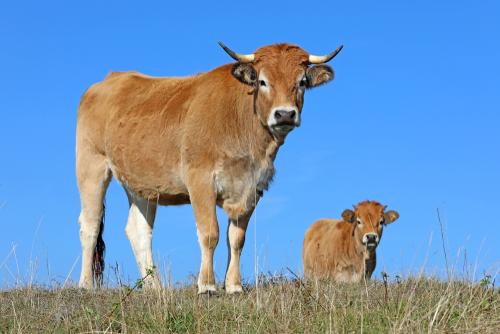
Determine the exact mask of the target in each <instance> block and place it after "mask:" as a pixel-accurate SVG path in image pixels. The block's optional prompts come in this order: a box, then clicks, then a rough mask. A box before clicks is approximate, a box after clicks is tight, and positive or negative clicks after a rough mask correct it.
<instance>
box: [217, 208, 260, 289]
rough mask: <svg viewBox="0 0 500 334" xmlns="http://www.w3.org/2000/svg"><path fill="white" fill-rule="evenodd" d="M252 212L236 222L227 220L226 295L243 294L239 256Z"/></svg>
mask: <svg viewBox="0 0 500 334" xmlns="http://www.w3.org/2000/svg"><path fill="white" fill-rule="evenodd" d="M252 212H253V210H252V211H251V212H249V213H248V214H246V215H244V216H242V217H240V218H239V219H237V220H232V219H229V221H228V226H227V248H228V249H227V254H228V261H227V270H226V279H225V283H224V285H225V288H226V293H228V294H233V293H239V292H243V287H242V286H241V274H240V256H241V251H242V250H243V245H244V244H245V233H246V230H247V226H248V222H249V221H250V216H251V215H252Z"/></svg>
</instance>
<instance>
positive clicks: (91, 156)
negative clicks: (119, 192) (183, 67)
mask: <svg viewBox="0 0 500 334" xmlns="http://www.w3.org/2000/svg"><path fill="white" fill-rule="evenodd" d="M220 45H221V46H222V48H223V49H224V50H225V51H226V52H227V53H228V54H229V55H230V56H231V57H232V58H234V59H235V60H236V61H237V62H236V63H232V64H226V65H223V66H221V67H218V68H216V69H214V70H212V71H210V72H206V73H201V74H197V75H194V76H191V77H165V78H157V77H156V78H155V77H151V76H146V75H143V74H140V73H137V72H126V73H111V74H110V75H108V76H107V77H106V79H105V80H104V81H102V82H100V83H97V84H95V85H93V86H92V87H90V88H89V89H88V90H87V91H86V92H85V94H84V95H83V97H82V99H81V103H80V107H79V110H78V124H77V131H76V175H77V179H78V187H79V190H80V197H81V206H82V208H81V213H80V217H79V223H80V239H81V244H82V271H81V276H80V286H81V287H85V288H91V287H92V286H93V282H94V280H96V284H98V285H99V284H100V282H101V281H102V270H103V265H104V259H103V253H104V242H103V239H102V232H103V215H104V206H103V200H104V196H105V192H106V189H107V187H108V184H109V182H110V180H111V177H112V176H114V177H115V178H116V179H117V180H118V181H119V182H120V183H121V184H122V185H123V187H124V188H125V191H126V193H127V196H128V200H129V206H130V209H129V217H128V223H127V226H126V228H125V232H126V234H127V237H128V238H129V240H130V243H131V245H132V249H133V251H134V255H135V258H136V261H137V265H138V267H139V270H140V273H141V275H142V276H147V273H148V272H149V270H150V269H152V268H153V258H152V252H151V239H152V230H153V222H154V219H155V213H156V208H157V205H178V204H188V203H191V205H192V207H193V210H194V215H195V219H196V226H197V231H198V239H199V243H200V248H201V269H200V273H199V276H198V292H199V293H205V292H212V291H215V278H214V272H213V254H214V250H215V247H216V246H217V243H218V240H219V226H218V223H217V217H216V213H215V208H216V205H219V206H221V207H222V208H223V209H224V210H225V212H226V213H227V215H228V216H229V223H228V230H227V242H228V248H229V249H228V254H229V256H228V266H227V270H226V277H225V289H226V292H227V293H235V292H241V291H242V286H241V278H240V254H241V250H242V247H243V243H244V240H245V231H246V229H247V225H248V222H249V218H250V216H251V214H252V212H253V210H254V208H255V205H256V204H257V202H258V200H259V198H260V197H261V196H262V194H263V191H265V190H267V188H268V185H269V183H270V181H271V179H272V177H273V174H274V166H273V161H274V159H275V157H276V153H277V151H278V149H279V147H280V146H281V145H282V144H283V142H284V140H285V137H286V135H287V134H288V133H289V132H290V131H291V130H292V129H293V128H295V127H297V126H299V125H300V113H301V110H302V105H303V102H304V91H305V90H306V88H312V87H315V86H318V85H321V84H324V83H326V82H328V81H330V80H332V79H333V77H334V72H333V70H332V68H331V67H329V66H327V65H324V63H326V62H328V61H329V60H331V59H332V58H333V57H335V56H336V55H337V54H338V53H339V51H340V50H341V49H342V46H340V47H339V48H338V49H337V50H335V51H334V52H332V53H330V54H328V55H326V56H314V55H310V54H308V53H307V52H305V51H304V50H303V49H301V48H299V47H298V46H294V45H290V44H275V45H270V46H266V47H262V48H260V49H258V50H257V51H256V52H255V53H254V54H248V55H241V54H237V53H235V52H233V51H232V50H230V49H229V48H227V47H226V46H225V45H223V44H222V43H220ZM149 278H151V277H149ZM148 284H150V285H153V286H154V285H157V284H158V281H156V280H155V279H151V280H149V282H148Z"/></svg>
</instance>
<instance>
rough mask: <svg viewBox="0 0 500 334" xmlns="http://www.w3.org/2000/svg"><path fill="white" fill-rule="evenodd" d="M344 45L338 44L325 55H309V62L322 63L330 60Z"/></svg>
mask: <svg viewBox="0 0 500 334" xmlns="http://www.w3.org/2000/svg"><path fill="white" fill-rule="evenodd" d="M343 47H344V46H343V45H340V46H339V47H338V48H337V50H335V51H333V52H332V53H330V54H327V55H326V56H315V55H309V64H323V63H327V62H329V61H330V60H332V59H333V58H334V57H335V56H336V55H338V54H339V52H340V50H342V48H343Z"/></svg>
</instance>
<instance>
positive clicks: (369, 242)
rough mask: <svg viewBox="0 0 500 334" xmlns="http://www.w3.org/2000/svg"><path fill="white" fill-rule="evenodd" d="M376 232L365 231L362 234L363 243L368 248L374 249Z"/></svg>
mask: <svg viewBox="0 0 500 334" xmlns="http://www.w3.org/2000/svg"><path fill="white" fill-rule="evenodd" d="M378 241H379V238H378V234H376V233H366V234H365V235H364V236H363V245H365V246H366V248H368V249H375V248H376V247H377V245H378Z"/></svg>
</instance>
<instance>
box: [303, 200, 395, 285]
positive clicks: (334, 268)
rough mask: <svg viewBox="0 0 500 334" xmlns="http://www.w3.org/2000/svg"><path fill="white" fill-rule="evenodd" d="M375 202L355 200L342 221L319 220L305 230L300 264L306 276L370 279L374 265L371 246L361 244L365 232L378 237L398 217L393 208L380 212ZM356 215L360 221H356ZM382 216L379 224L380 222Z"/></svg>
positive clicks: (352, 280) (341, 280) (343, 214)
mask: <svg viewBox="0 0 500 334" xmlns="http://www.w3.org/2000/svg"><path fill="white" fill-rule="evenodd" d="M384 210H385V206H383V205H381V204H380V203H378V202H375V201H364V202H361V203H359V204H358V205H357V206H356V207H355V210H354V211H352V210H345V211H344V212H343V213H342V218H343V219H342V220H334V219H320V220H318V221H317V222H315V223H314V224H313V225H312V226H311V227H310V228H309V229H308V230H307V232H306V234H305V237H304V243H303V248H302V263H303V268H304V275H305V277H306V278H309V279H311V278H316V279H333V280H336V281H340V282H359V281H361V280H362V279H363V278H364V277H366V278H367V279H370V277H371V275H372V273H373V271H374V270H375V266H376V252H375V249H368V248H367V247H366V245H364V244H363V241H362V240H363V236H364V235H365V234H366V233H375V234H376V235H378V238H379V239H378V240H379V241H378V243H380V238H381V237H382V230H383V225H387V224H390V223H392V222H394V221H395V220H396V219H398V217H399V214H398V213H397V212H396V211H388V212H384ZM358 218H359V219H360V220H361V222H362V223H361V224H358V221H357V220H358ZM381 219H383V223H381Z"/></svg>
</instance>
